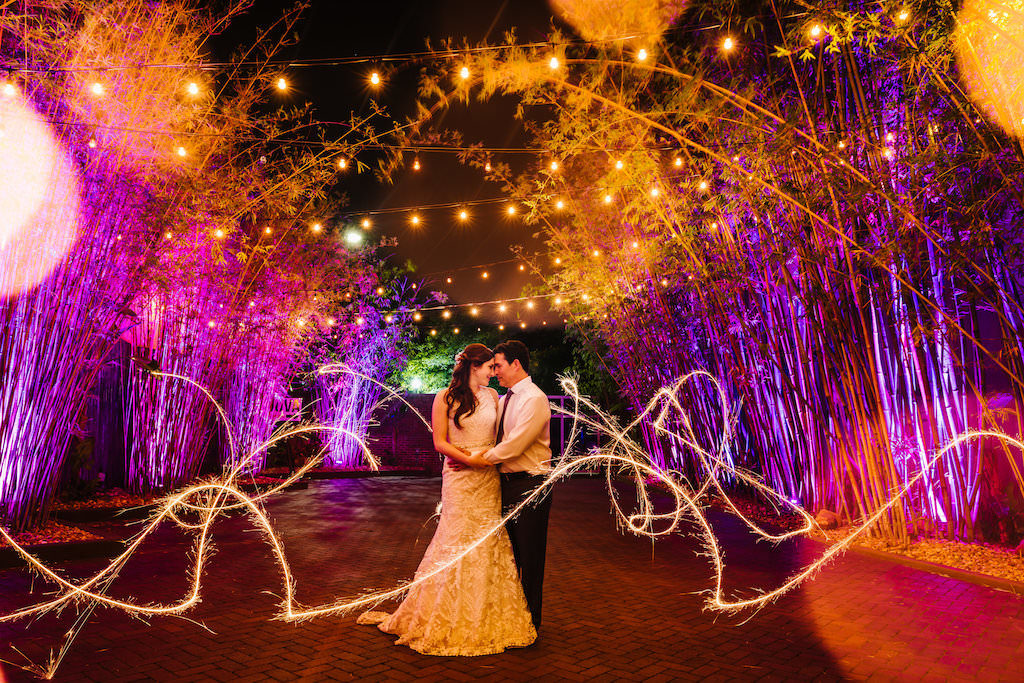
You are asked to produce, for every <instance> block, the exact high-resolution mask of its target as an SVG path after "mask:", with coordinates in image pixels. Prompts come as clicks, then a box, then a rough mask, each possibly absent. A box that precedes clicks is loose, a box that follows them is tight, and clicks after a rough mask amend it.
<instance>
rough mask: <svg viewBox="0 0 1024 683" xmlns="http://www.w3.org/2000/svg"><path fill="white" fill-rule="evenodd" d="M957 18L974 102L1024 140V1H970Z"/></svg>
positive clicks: (959, 53) (960, 58) (963, 68)
mask: <svg viewBox="0 0 1024 683" xmlns="http://www.w3.org/2000/svg"><path fill="white" fill-rule="evenodd" d="M957 19H958V21H957V28H956V33H955V36H954V39H955V41H956V42H955V46H956V61H957V66H958V67H959V70H960V73H961V74H962V76H963V80H964V83H965V85H966V86H967V92H968V94H969V95H970V96H971V100H972V101H973V102H974V103H975V105H977V106H978V108H979V109H981V110H982V111H983V112H985V115H986V116H988V117H989V118H990V119H992V120H994V121H995V122H996V123H997V124H998V125H999V126H1000V127H1001V128H1002V129H1003V130H1004V131H1005V132H1006V133H1008V134H1010V135H1013V136H1015V137H1017V138H1021V139H1024V0H966V2H964V6H963V8H962V9H961V10H960V13H959V15H958V16H957Z"/></svg>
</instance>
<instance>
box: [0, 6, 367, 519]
mask: <svg viewBox="0 0 1024 683" xmlns="http://www.w3.org/2000/svg"><path fill="white" fill-rule="evenodd" d="M245 6H246V3H244V2H241V3H235V4H231V3H228V4H226V5H224V6H223V7H222V8H221V11H218V12H214V11H210V10H207V9H204V8H203V7H202V6H201V4H200V3H192V2H187V1H185V0H180V1H179V0H175V1H172V2H161V3H152V2H144V1H142V0H129V1H127V2H124V1H120V2H109V1H103V2H92V1H88V2H86V1H84V0H48V1H45V2H15V3H6V4H4V6H3V8H2V9H0V57H2V61H3V64H4V66H5V67H6V68H7V69H8V73H7V77H6V80H5V81H4V85H3V94H2V97H3V98H4V99H3V103H2V104H3V106H4V107H5V109H4V111H3V113H4V125H5V127H9V124H11V123H12V122H13V123H15V124H16V125H18V126H20V128H18V129H17V130H19V131H25V130H27V129H28V128H29V127H30V126H31V125H35V126H37V127H39V128H41V129H45V130H48V131H49V132H50V134H51V135H52V137H53V140H55V142H54V144H53V145H51V146H52V147H53V148H54V150H56V151H54V150H49V148H47V150H44V149H43V147H45V145H44V144H42V143H40V144H39V145H37V146H36V147H31V148H28V149H27V150H26V155H27V157H28V158H29V160H30V161H31V159H32V158H35V157H37V156H39V155H41V154H42V153H43V152H44V151H50V152H51V153H52V154H53V155H54V158H55V159H56V161H54V162H53V164H52V167H53V169H57V170H56V171H54V170H52V169H50V170H49V171H48V172H50V173H51V175H52V176H53V177H55V178H70V180H68V181H67V183H68V187H64V186H63V185H60V183H57V182H51V184H50V185H49V186H46V187H47V189H46V193H45V196H43V197H42V199H41V200H40V207H41V208H38V209H36V211H35V213H34V214H33V215H32V216H31V217H29V219H27V220H26V221H25V225H26V226H28V227H26V228H25V232H24V234H23V235H21V237H20V239H21V242H20V244H21V245H22V246H21V247H19V246H18V242H17V240H15V242H14V243H13V244H14V246H13V247H12V246H11V244H9V243H8V242H7V239H6V238H7V237H8V236H7V235H3V236H2V237H4V239H3V240H2V241H3V244H0V280H2V282H0V285H2V288H3V290H2V291H3V293H4V294H5V295H7V296H6V297H5V298H3V299H0V518H2V520H3V523H4V524H5V525H7V526H9V527H11V528H14V529H23V528H26V527H29V526H32V525H35V524H38V523H39V522H41V521H42V520H44V519H45V517H46V515H47V512H48V507H49V505H50V502H51V501H52V499H53V497H54V495H55V493H56V491H57V486H58V483H59V480H60V477H61V476H62V468H64V466H65V460H66V456H67V454H68V452H69V449H70V448H71V446H72V442H73V441H83V440H89V439H91V438H92V437H93V435H97V434H100V433H102V434H101V436H97V439H98V440H100V441H103V442H104V444H105V445H108V446H109V445H110V444H111V443H114V442H117V441H118V440H121V441H122V443H121V446H120V447H121V449H122V450H123V455H124V458H123V460H124V462H123V463H121V465H120V466H121V467H122V468H123V470H124V471H123V475H124V484H125V486H126V487H128V488H130V489H133V490H135V491H138V492H151V491H165V490H170V489H173V488H176V487H178V486H181V485H183V484H185V483H187V482H189V481H190V480H192V479H194V477H195V476H196V474H197V473H198V471H199V468H200V466H201V465H202V463H203V460H204V458H205V457H206V453H207V450H208V446H209V444H210V443H211V439H215V438H216V435H217V430H218V429H219V427H218V424H217V423H216V421H215V420H214V415H213V409H212V406H211V405H210V402H209V401H208V400H207V398H206V397H205V396H203V395H202V393H201V392H200V390H199V389H197V388H196V387H194V386H192V385H190V384H188V383H184V382H175V381H161V382H157V381H153V380H152V378H151V377H150V376H149V375H148V372H147V368H152V367H159V368H160V369H161V370H163V371H165V372H170V373H175V374H178V375H182V376H185V377H188V378H189V379H191V380H193V381H195V382H198V383H200V384H202V385H204V386H205V387H208V388H209V389H210V391H211V392H212V393H213V394H214V395H215V396H216V398H217V399H218V400H219V401H221V402H222V403H223V404H224V405H225V406H226V410H227V412H228V414H229V415H230V416H231V418H232V419H233V420H234V421H235V424H236V426H238V427H239V428H240V437H241V440H242V446H243V448H246V449H247V450H245V451H242V452H244V453H248V452H249V450H248V449H251V448H252V447H253V446H254V445H255V444H257V443H260V442H262V441H264V440H265V439H266V438H267V437H268V436H269V435H270V433H271V431H272V430H273V429H274V424H275V420H277V419H278V418H280V417H281V415H280V411H281V410H282V409H283V408H284V406H285V405H286V404H287V401H286V400H285V397H286V396H287V393H288V383H289V380H290V378H291V377H292V376H293V374H294V372H295V371H296V370H297V369H298V367H299V365H301V360H300V359H301V358H302V357H303V355H302V354H303V352H304V350H305V349H307V347H308V346H309V344H310V343H312V342H316V341H317V340H319V339H322V338H325V337H326V338H331V337H332V336H333V338H335V339H346V340H348V341H349V342H350V343H351V345H350V346H347V347H342V346H340V345H337V354H338V355H339V356H341V357H342V358H345V357H347V354H349V353H354V354H356V355H359V354H360V353H361V352H360V351H359V349H358V348H357V347H358V346H359V344H360V343H362V341H361V339H362V338H361V337H360V336H358V335H349V334H347V333H345V331H346V330H348V329H349V328H354V327H357V326H358V325H359V316H360V311H362V310H363V309H364V308H365V307H366V306H368V305H369V304H368V303H367V302H368V301H370V300H372V298H373V292H374V291H375V289H376V288H377V287H378V285H379V281H378V280H379V278H378V276H377V271H376V270H375V266H374V263H373V261H372V259H370V258H368V257H369V256H370V254H371V251H372V249H367V250H363V251H359V250H353V249H350V248H347V247H346V246H345V245H344V244H343V242H342V240H341V237H340V235H338V234H336V233H335V231H333V230H327V229H324V230H323V233H322V234H321V230H320V229H311V227H310V226H313V225H316V226H317V227H319V224H318V223H316V221H318V220H322V221H324V223H325V225H326V223H327V219H328V218H329V217H331V216H333V215H335V212H337V210H338V208H339V205H338V199H337V197H338V196H339V193H337V192H332V191H331V187H332V186H333V185H334V183H336V182H337V177H338V165H337V159H338V157H340V156H345V155H351V154H352V153H353V150H355V149H358V146H359V144H360V141H361V140H362V138H361V137H360V136H361V132H360V131H361V130H363V124H369V122H370V121H369V119H372V118H373V117H374V116H377V115H378V112H377V111H376V110H374V112H373V113H371V115H370V116H369V117H368V119H366V120H363V121H353V122H352V125H351V126H350V127H347V128H346V131H347V132H346V133H345V134H344V135H343V136H341V137H340V138H331V137H330V136H328V135H326V133H324V131H323V129H322V128H321V127H318V126H317V125H316V122H315V120H314V119H313V118H312V114H311V112H310V111H308V109H307V108H303V107H294V106H288V105H287V103H286V102H282V101H280V100H275V99H274V97H275V93H276V86H275V82H276V80H277V78H278V76H279V74H278V73H276V72H275V71H274V69H273V68H271V66H270V64H271V61H269V60H270V59H271V58H272V56H273V55H274V54H275V52H276V51H277V50H279V49H280V48H281V47H282V45H284V43H285V40H286V39H287V37H288V36H289V35H290V33H289V31H290V29H291V27H292V26H293V23H294V21H295V18H296V16H297V14H296V12H288V13H285V15H284V16H282V17H281V19H280V20H279V21H278V22H277V23H276V24H274V25H273V26H270V27H267V28H265V29H262V30H261V33H260V34H259V35H258V36H255V37H254V39H253V43H252V46H251V47H248V48H245V49H242V50H241V51H240V52H238V53H237V54H236V55H235V57H234V58H233V59H232V60H231V61H229V62H228V63H227V64H226V65H224V66H220V67H217V68H201V65H202V64H203V60H204V58H205V57H206V55H207V51H208V46H207V44H206V43H207V41H208V40H209V39H210V37H211V36H215V35H217V34H218V33H219V32H220V31H222V30H223V29H224V27H225V26H226V24H227V23H228V22H229V21H231V20H232V18H234V17H235V16H236V15H237V14H238V12H240V11H241V10H243V9H245ZM14 114H18V116H20V117H21V118H20V119H18V118H16V117H14ZM5 132H8V133H9V132H10V130H8V131H5ZM9 138H10V136H8V139H9ZM28 142H34V141H26V142H25V143H22V144H23V145H26V144H28ZM5 161H6V162H10V161H11V160H10V159H7V160H5ZM10 180H11V178H10V177H8V181H10ZM25 245H29V246H30V247H32V249H33V250H34V251H32V253H29V251H27V250H28V247H26V246H25ZM19 248H20V249H21V251H19ZM43 257H51V258H52V261H53V263H54V266H55V267H54V268H53V270H52V272H38V273H37V272H36V270H39V268H38V267H37V265H36V264H37V262H39V261H45V260H46V259H45V258H43ZM33 269H35V270H33ZM97 416H98V417H97ZM96 422H99V423H101V424H99V425H97V424H95V423H96ZM111 425H117V426H123V429H122V430H121V431H120V432H118V433H116V434H115V433H113V432H111V431H110V429H112V428H111ZM104 430H106V432H104ZM114 431H117V430H114ZM214 443H215V442H214ZM225 450H226V449H225ZM219 457H220V458H221V459H224V458H225V457H226V455H225V453H220V454H219ZM264 458H265V453H257V454H256V456H255V458H254V460H253V462H251V463H250V464H249V466H250V467H251V468H253V469H258V468H259V467H260V466H261V465H262V463H263V459H264ZM72 474H74V473H72Z"/></svg>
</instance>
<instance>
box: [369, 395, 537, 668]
mask: <svg viewBox="0 0 1024 683" xmlns="http://www.w3.org/2000/svg"><path fill="white" fill-rule="evenodd" d="M476 397H477V401H478V405H477V408H476V410H475V411H474V412H473V414H472V415H467V416H464V417H462V418H461V419H460V422H461V423H462V427H461V429H460V428H456V427H455V422H454V421H453V420H452V419H450V418H449V420H448V440H449V441H451V443H452V444H453V445H455V446H459V447H460V448H465V449H467V450H469V451H471V452H474V453H477V452H482V451H483V450H486V449H488V448H490V447H491V446H492V445H493V444H494V432H495V429H494V423H495V421H496V418H497V397H496V395H495V393H494V392H493V391H492V390H490V389H487V388H482V389H480V390H479V391H478V392H477V395H476ZM500 520H501V483H500V481H499V479H498V472H497V469H496V468H494V467H488V468H486V469H464V470H459V471H455V470H452V469H450V468H449V467H448V464H447V462H446V463H445V466H444V470H443V471H442V483H441V519H440V521H439V522H438V524H437V531H435V532H434V538H433V539H431V541H430V545H429V546H428V547H427V551H426V553H425V554H424V555H423V560H422V561H421V562H420V566H419V568H418V569H417V570H416V577H415V579H414V581H413V585H412V587H411V588H410V589H409V593H408V595H407V597H406V598H405V600H404V601H403V602H402V604H401V605H399V607H398V609H397V610H395V612H394V613H393V614H387V613H385V612H366V613H365V614H363V615H362V616H360V617H359V623H361V624H374V623H376V624H378V627H379V628H380V630H382V631H384V632H385V633H391V634H394V635H397V636H399V638H398V640H397V641H396V644H397V645H408V646H409V647H411V648H412V649H413V650H416V651H417V652H421V653H423V654H428V655H442V656H455V655H461V656H474V655H488V654H494V653H497V652H501V651H502V650H504V649H505V648H509V647H525V646H526V645H529V644H530V643H532V642H533V641H534V640H535V639H536V638H537V632H536V630H535V629H534V627H533V622H532V620H531V618H530V612H529V610H528V609H527V607H526V599H525V598H524V597H523V589H522V586H521V584H520V582H519V576H518V573H517V572H516V566H515V560H514V558H513V556H512V546H511V544H510V543H509V540H508V534H507V533H506V532H505V528H504V527H503V526H501V527H499V528H498V531H496V532H495V533H492V534H491V535H490V536H487V537H486V538H484V534H486V533H488V532H489V531H490V530H491V529H493V528H494V527H496V526H498V523H499V521H500ZM481 539H482V540H481ZM474 543H477V544H478V545H476V547H474V548H473V549H472V550H471V551H470V552H469V553H468V554H467V555H466V556H465V557H463V558H462V559H460V560H459V561H458V562H456V563H455V564H454V565H452V566H451V567H448V568H447V569H443V570H441V571H438V567H440V566H441V565H443V564H446V563H447V562H450V561H451V559H452V558H453V557H455V556H456V555H458V554H459V553H460V552H462V551H463V550H464V549H465V548H467V547H469V546H470V545H472V544H474ZM431 574H432V575H431Z"/></svg>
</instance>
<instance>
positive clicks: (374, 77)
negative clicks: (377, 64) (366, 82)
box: [370, 71, 380, 85]
mask: <svg viewBox="0 0 1024 683" xmlns="http://www.w3.org/2000/svg"><path fill="white" fill-rule="evenodd" d="M370 83H371V84H372V85H380V74H379V73H378V72H376V71H374V72H373V73H371V74H370Z"/></svg>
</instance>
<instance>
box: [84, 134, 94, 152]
mask: <svg viewBox="0 0 1024 683" xmlns="http://www.w3.org/2000/svg"><path fill="white" fill-rule="evenodd" d="M85 144H87V145H88V146H89V148H90V149H96V138H95V137H90V138H89V142H87V143H85Z"/></svg>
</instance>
